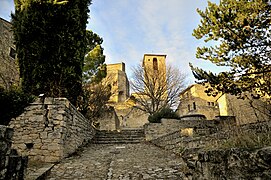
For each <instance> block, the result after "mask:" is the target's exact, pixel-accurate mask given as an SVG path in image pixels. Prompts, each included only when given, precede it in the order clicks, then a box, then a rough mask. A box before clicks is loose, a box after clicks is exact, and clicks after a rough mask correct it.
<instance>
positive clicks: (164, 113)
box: [148, 108, 180, 123]
mask: <svg viewBox="0 0 271 180" xmlns="http://www.w3.org/2000/svg"><path fill="white" fill-rule="evenodd" d="M162 118H168V119H180V117H179V116H178V114H177V113H176V112H174V111H173V110H172V109H170V108H163V109H161V110H160V111H158V112H156V113H154V114H152V115H150V116H149V117H148V121H149V122H151V123H161V119H162Z"/></svg>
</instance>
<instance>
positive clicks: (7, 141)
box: [0, 125, 28, 180]
mask: <svg viewBox="0 0 271 180" xmlns="http://www.w3.org/2000/svg"><path fill="white" fill-rule="evenodd" d="M12 135H13V130H12V129H11V128H8V127H7V126H3V125H0V179H9V180H12V179H24V174H25V171H26V168H27V160H28V159H27V157H21V156H18V155H17V152H16V151H15V150H12V149H11V143H12V141H11V140H12Z"/></svg>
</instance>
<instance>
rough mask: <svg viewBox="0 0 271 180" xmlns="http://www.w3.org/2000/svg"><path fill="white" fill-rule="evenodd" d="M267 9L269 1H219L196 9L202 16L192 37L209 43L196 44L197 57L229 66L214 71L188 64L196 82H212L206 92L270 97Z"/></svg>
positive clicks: (270, 50) (270, 40)
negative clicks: (246, 93) (215, 72)
mask: <svg viewBox="0 0 271 180" xmlns="http://www.w3.org/2000/svg"><path fill="white" fill-rule="evenodd" d="M270 10H271V4H270V1H269V0H239V1H232V0H221V1H220V4H218V5H217V4H215V3H211V2H209V3H208V7H207V8H206V10H205V11H201V10H198V13H199V14H200V16H201V18H202V19H201V23H200V25H199V26H198V28H196V29H195V30H194V33H193V36H195V37H196V38H197V39H203V40H204V41H205V42H206V43H208V44H211V45H210V46H206V47H198V48H197V53H196V57H197V58H200V59H203V60H207V61H210V62H212V63H214V64H216V65H217V66H225V67H227V68H228V69H229V70H228V71H225V72H221V73H219V74H214V73H212V72H206V71H204V70H202V69H200V68H196V67H193V66H192V65H191V64H190V65H191V68H192V71H193V74H194V76H195V77H196V78H197V79H198V80H199V82H209V83H210V84H211V87H210V88H209V90H208V93H210V94H214V93H216V90H219V91H222V92H225V93H231V94H233V95H239V96H241V95H242V94H243V92H249V93H251V95H252V96H253V97H255V98H260V97H270V96H271V78H270V76H271V60H270V57H271V28H270V25H271V13H270Z"/></svg>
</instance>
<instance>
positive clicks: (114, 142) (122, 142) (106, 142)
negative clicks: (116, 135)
mask: <svg viewBox="0 0 271 180" xmlns="http://www.w3.org/2000/svg"><path fill="white" fill-rule="evenodd" d="M142 142H143V141H142V140H141V141H140V140H138V141H135V140H133V141H123V140H122V141H111V140H110V141H93V143H94V144H137V143H142Z"/></svg>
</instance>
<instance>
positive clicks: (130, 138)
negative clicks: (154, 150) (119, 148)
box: [92, 129, 145, 144]
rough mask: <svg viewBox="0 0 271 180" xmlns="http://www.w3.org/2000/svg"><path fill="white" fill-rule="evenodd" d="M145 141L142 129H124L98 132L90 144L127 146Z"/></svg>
mask: <svg viewBox="0 0 271 180" xmlns="http://www.w3.org/2000/svg"><path fill="white" fill-rule="evenodd" d="M144 140H145V133H144V129H124V130H121V131H116V130H114V131H107V130H98V131H97V132H96V135H95V137H94V138H93V141H92V143H94V144H128V143H141V142H143V141H144Z"/></svg>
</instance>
